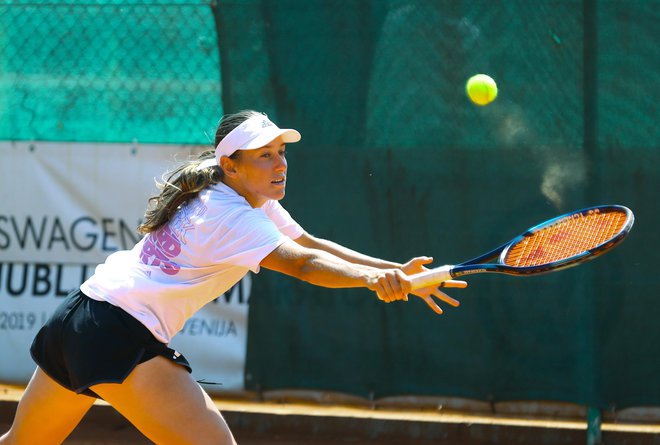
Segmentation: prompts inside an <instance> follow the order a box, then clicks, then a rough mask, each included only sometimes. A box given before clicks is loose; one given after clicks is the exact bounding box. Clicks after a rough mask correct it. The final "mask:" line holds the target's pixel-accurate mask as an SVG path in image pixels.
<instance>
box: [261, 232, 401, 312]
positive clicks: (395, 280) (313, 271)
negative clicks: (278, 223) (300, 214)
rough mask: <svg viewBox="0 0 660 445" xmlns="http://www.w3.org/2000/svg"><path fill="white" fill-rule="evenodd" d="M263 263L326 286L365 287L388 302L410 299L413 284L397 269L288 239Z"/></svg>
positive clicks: (282, 271) (273, 268) (279, 270)
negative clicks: (354, 261)
mask: <svg viewBox="0 0 660 445" xmlns="http://www.w3.org/2000/svg"><path fill="white" fill-rule="evenodd" d="M260 265H261V266H263V267H265V268H267V269H271V270H274V271H277V272H281V273H284V274H287V275H290V276H292V277H296V278H298V279H300V280H303V281H307V282H308V283H311V284H314V285H317V286H323V287H332V288H337V287H343V288H346V287H366V288H367V289H370V290H372V291H374V292H376V294H377V295H378V298H379V299H381V300H383V301H385V302H392V301H396V300H407V299H408V293H410V291H411V283H410V280H409V279H408V277H407V276H406V274H405V273H403V271H401V270H400V269H398V268H389V269H381V268H376V267H372V266H368V265H363V264H356V263H352V262H349V261H346V260H344V259H342V258H340V257H338V256H335V255H333V254H332V253H329V252H326V251H323V250H320V249H310V248H307V247H304V246H301V245H300V244H298V243H296V242H294V241H290V240H289V241H286V242H284V243H283V244H281V245H280V246H279V247H277V248H276V249H275V250H273V251H272V252H271V253H270V254H269V255H268V256H267V257H266V258H264V259H263V260H262V261H261V263H260Z"/></svg>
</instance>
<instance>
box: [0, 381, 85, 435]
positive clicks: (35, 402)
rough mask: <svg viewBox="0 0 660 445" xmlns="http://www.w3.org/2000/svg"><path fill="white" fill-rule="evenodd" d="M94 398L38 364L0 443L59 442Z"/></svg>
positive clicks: (69, 431) (71, 429) (76, 423)
mask: <svg viewBox="0 0 660 445" xmlns="http://www.w3.org/2000/svg"><path fill="white" fill-rule="evenodd" d="M94 400H95V399H94V398H92V397H88V396H85V395H81V394H76V393H75V392H73V391H71V390H69V389H66V388H64V387H63V386H61V385H60V384H59V383H57V382H55V381H54V380H53V379H51V378H50V377H48V375H46V373H44V372H43V371H42V370H41V369H40V368H37V370H36V371H35V372H34V375H33V376H32V379H31V380H30V383H29V384H28V386H27V388H26V389H25V393H24V394H23V397H22V398H21V401H20V402H19V404H18V408H17V409H16V416H15V417H14V423H13V424H12V426H11V429H10V430H9V432H8V433H7V435H6V436H3V438H2V439H0V443H3V444H4V443H8V444H12V445H19V444H26V445H27V444H30V445H32V444H36V443H43V444H45V443H50V444H59V443H62V442H63V441H64V439H66V437H67V436H68V435H69V434H70V433H71V431H73V429H74V428H75V427H76V425H78V423H79V422H80V419H82V418H83V416H84V415H85V413H86V412H87V411H88V410H89V408H91V406H92V405H93V404H94Z"/></svg>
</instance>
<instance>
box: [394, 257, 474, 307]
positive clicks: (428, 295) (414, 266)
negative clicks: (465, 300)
mask: <svg viewBox="0 0 660 445" xmlns="http://www.w3.org/2000/svg"><path fill="white" fill-rule="evenodd" d="M432 262H433V258H431V257H427V256H422V257H415V258H413V259H411V260H410V261H408V262H407V263H405V264H404V265H402V266H401V270H402V271H403V272H404V273H405V274H406V275H414V274H416V273H420V272H424V271H426V270H428V269H427V268H426V267H424V266H425V265H427V264H430V263H432ZM439 287H453V288H461V289H462V288H465V287H467V283H466V282H465V281H459V280H449V281H445V282H444V283H441V284H440V286H429V287H424V288H421V289H416V290H414V291H412V292H411V293H412V294H413V295H416V296H418V297H420V298H421V299H423V300H424V302H425V303H426V304H427V305H428V306H429V307H430V308H431V309H432V310H433V311H434V312H435V313H436V314H442V309H441V308H440V306H438V304H437V303H436V302H435V300H433V297H436V298H438V299H439V300H442V301H444V302H445V303H447V304H449V305H450V306H453V307H458V306H459V305H460V304H461V303H460V302H459V301H458V300H455V299H453V298H452V297H450V296H449V295H447V294H445V293H444V292H442V291H440V289H439Z"/></svg>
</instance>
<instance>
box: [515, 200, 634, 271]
mask: <svg viewBox="0 0 660 445" xmlns="http://www.w3.org/2000/svg"><path fill="white" fill-rule="evenodd" d="M625 224H626V213H625V212H622V211H606V212H603V211H591V212H590V213H588V214H586V215H582V216H578V215H574V216H569V217H566V218H563V219H561V220H559V221H557V222H556V223H554V224H552V225H550V226H548V227H545V228H543V229H540V230H539V231H537V232H535V233H533V234H532V235H530V236H526V237H524V238H523V239H522V240H521V241H519V242H518V243H516V244H515V245H513V246H512V247H511V248H510V249H509V251H508V252H507V255H506V257H505V258H504V264H506V265H507V266H513V267H530V266H540V265H544V264H548V263H553V262H555V261H560V260H564V259H566V258H571V257H573V256H575V255H579V254H581V253H583V252H584V251H586V250H590V249H593V248H594V247H597V246H599V245H601V244H603V243H605V242H607V241H609V240H610V239H612V238H613V237H614V236H616V235H617V234H618V233H619V232H620V231H621V229H622V228H623V227H624V225H625Z"/></svg>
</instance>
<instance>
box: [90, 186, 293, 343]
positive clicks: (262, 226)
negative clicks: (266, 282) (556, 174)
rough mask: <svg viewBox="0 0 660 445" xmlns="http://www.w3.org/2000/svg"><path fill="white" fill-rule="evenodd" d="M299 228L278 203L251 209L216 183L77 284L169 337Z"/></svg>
mask: <svg viewBox="0 0 660 445" xmlns="http://www.w3.org/2000/svg"><path fill="white" fill-rule="evenodd" d="M302 234H303V229H302V227H300V225H299V224H298V223H296V222H295V221H294V220H293V218H291V216H290V215H289V213H288V212H287V211H286V210H285V209H284V208H283V207H282V206H281V205H280V203H279V202H277V201H273V200H270V201H267V202H266V204H264V205H263V206H262V207H261V208H256V209H255V208H253V207H251V206H250V204H248V202H247V201H246V200H245V198H243V197H242V196H240V195H239V194H238V193H236V191H234V190H233V189H232V188H230V187H228V186H227V185H225V184H223V183H218V184H215V185H213V186H211V187H209V188H207V189H205V190H203V191H202V192H200V194H199V196H198V197H197V198H195V199H193V200H192V201H190V202H189V203H188V204H186V205H185V206H183V207H182V208H181V209H179V210H178V211H177V213H176V214H175V215H174V217H173V218H172V219H171V220H170V222H169V223H167V224H166V225H164V226H163V227H161V228H160V229H158V230H157V231H155V232H152V233H149V234H148V235H146V236H145V237H144V238H142V240H140V242H139V243H137V244H136V245H135V247H133V249H131V250H128V251H119V252H115V253H113V254H112V255H110V256H109V257H108V258H107V259H106V261H105V263H104V264H101V265H99V266H98V267H97V268H96V270H95V273H94V275H93V276H92V277H90V278H89V279H88V280H87V281H85V282H84V283H83V284H82V285H81V290H82V291H83V292H84V293H85V294H86V295H88V296H89V297H90V298H93V299H95V300H101V301H107V302H109V303H111V304H113V305H115V306H118V307H120V308H122V309H123V310H125V311H126V312H128V313H129V314H131V315H132V316H134V317H135V318H136V319H138V320H139V321H140V322H142V323H143V324H144V325H145V326H146V327H147V328H148V329H149V330H150V331H151V332H152V333H153V334H154V336H155V337H156V338H157V339H158V340H160V341H162V342H164V343H169V342H170V340H171V339H172V337H173V336H174V335H175V334H176V333H177V332H179V331H180V330H181V329H182V328H183V325H184V324H185V322H186V320H187V319H188V318H190V317H191V316H192V315H193V314H194V313H195V312H196V311H197V310H199V309H200V308H201V307H202V306H204V305H205V304H206V303H208V302H209V301H212V300H213V299H215V298H217V297H218V296H220V295H222V294H223V293H224V292H226V291H227V290H228V289H230V288H231V287H232V286H233V285H235V284H236V283H237V282H238V281H240V280H241V278H243V276H245V274H247V272H248V271H249V270H251V271H253V272H255V273H257V272H258V271H259V263H260V262H261V260H263V259H264V258H265V257H266V256H268V254H270V253H271V252H272V251H273V250H275V248H277V247H278V246H279V245H280V244H282V243H283V242H285V241H286V240H287V239H296V238H298V237H299V236H301V235H302Z"/></svg>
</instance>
